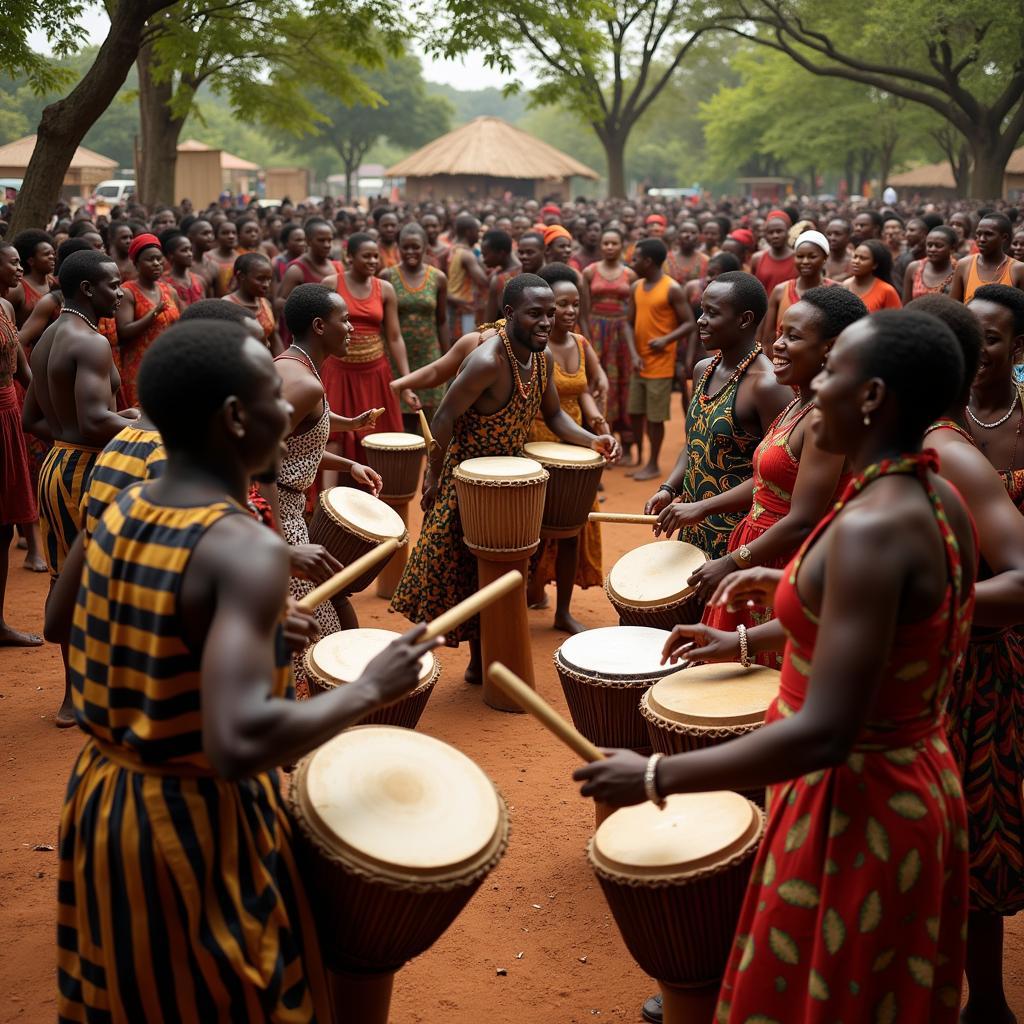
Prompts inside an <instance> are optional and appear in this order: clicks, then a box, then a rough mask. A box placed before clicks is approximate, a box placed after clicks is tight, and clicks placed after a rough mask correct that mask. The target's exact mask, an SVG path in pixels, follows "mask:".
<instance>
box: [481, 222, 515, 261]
mask: <svg viewBox="0 0 1024 1024" xmlns="http://www.w3.org/2000/svg"><path fill="white" fill-rule="evenodd" d="M480 244H481V245H485V246H487V248H488V249H490V250H491V252H500V253H503V254H504V255H506V256H508V255H509V254H510V253H511V252H512V236H511V235H510V234H509V233H508V232H507V231H502V230H501V229H500V228H491V230H490V231H487V232H486V233H485V234H484V237H483V238H482V239H481V240H480Z"/></svg>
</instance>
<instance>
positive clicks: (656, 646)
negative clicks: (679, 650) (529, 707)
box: [555, 626, 678, 750]
mask: <svg viewBox="0 0 1024 1024" xmlns="http://www.w3.org/2000/svg"><path fill="white" fill-rule="evenodd" d="M668 637H669V634H668V632H667V631H666V630H664V629H649V628H647V627H644V626H606V627H604V628H602V629H589V630H587V631H586V632H585V633H577V634H576V635H575V636H571V637H569V639H568V640H566V641H565V643H564V644H562V646H561V647H559V648H558V650H557V651H555V669H556V671H557V672H558V678H559V680H561V683H562V691H563V692H564V693H565V701H566V703H567V704H568V705H569V714H570V715H572V720H573V724H574V725H575V726H576V728H577V729H579V731H580V732H581V733H583V735H584V736H586V737H587V739H588V740H590V742H591V743H596V744H597V746H599V747H631V748H632V749H634V750H648V749H650V739H649V738H648V736H647V725H646V723H645V722H644V720H643V718H641V716H640V698H641V697H642V696H643V694H644V692H645V691H646V690H648V689H649V688H650V687H651V686H653V685H654V684H655V683H656V682H657V681H658V680H659V679H663V678H664V677H665V676H668V675H671V674H672V673H673V672H676V671H678V669H677V668H676V667H675V666H674V665H662V664H661V651H662V648H663V647H664V646H665V642H666V641H667V640H668Z"/></svg>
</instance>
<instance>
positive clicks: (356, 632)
mask: <svg viewBox="0 0 1024 1024" xmlns="http://www.w3.org/2000/svg"><path fill="white" fill-rule="evenodd" d="M399 636H401V634H400V633H395V632H393V631H392V630H390V629H369V628H363V629H343V630H342V631H341V632H340V633H332V634H331V635H330V636H325V637H323V639H321V640H317V642H316V643H315V644H313V646H312V648H311V649H310V651H309V664H310V667H311V668H313V669H314V670H315V671H316V674H317V675H318V676H320V677H322V678H324V679H331V680H333V681H334V682H335V683H351V682H353V681H354V680H356V679H358V678H359V677H360V675H362V673H363V669H364V668H366V666H367V664H369V662H370V661H371V660H372V659H373V658H375V657H377V655H378V654H380V652H381V651H383V650H384V648H385V647H387V645H388V644H389V643H391V641H392V640H397V639H398V638H399ZM434 664H435V662H434V655H433V654H432V653H431V652H430V651H427V653H426V654H424V655H423V657H422V658H420V682H421V683H425V682H426V681H427V680H428V679H429V678H430V676H431V675H432V674H433V672H434Z"/></svg>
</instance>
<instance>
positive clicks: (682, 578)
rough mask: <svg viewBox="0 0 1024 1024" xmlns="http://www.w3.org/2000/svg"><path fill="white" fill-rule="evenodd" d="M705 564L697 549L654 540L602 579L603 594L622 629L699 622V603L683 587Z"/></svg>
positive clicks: (679, 543)
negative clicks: (617, 615) (617, 616)
mask: <svg viewBox="0 0 1024 1024" xmlns="http://www.w3.org/2000/svg"><path fill="white" fill-rule="evenodd" d="M706 561H707V556H706V555H705V554H704V552H703V551H701V550H700V549H699V548H695V547H694V546H693V545H692V544H686V543H684V542H681V541H664V540H663V541H656V542H655V543H653V544H644V545H643V546H642V547H639V548H634V549H633V550H632V551H627V552H626V553H625V554H624V555H623V556H622V557H621V558H620V559H619V560H618V561H617V562H616V563H615V564H614V565H613V566H612V570H611V572H610V573H608V575H607V576H606V577H605V580H604V592H605V593H606V594H607V595H608V600H609V601H611V603H612V606H613V607H614V608H615V610H616V611H617V612H618V613H619V621H620V622H621V623H622V624H623V625H624V626H653V627H654V628H656V629H671V628H672V627H673V626H677V625H679V624H680V623H690V622H700V616H701V612H702V610H703V609H702V606H701V603H700V602H699V601H698V600H697V597H696V594H695V593H694V590H693V588H692V587H690V586H689V585H688V584H687V582H686V581H687V579H689V577H690V574H691V573H692V572H693V571H694V570H695V569H697V568H699V567H700V566H702V565H703V564H704V563H705V562H706Z"/></svg>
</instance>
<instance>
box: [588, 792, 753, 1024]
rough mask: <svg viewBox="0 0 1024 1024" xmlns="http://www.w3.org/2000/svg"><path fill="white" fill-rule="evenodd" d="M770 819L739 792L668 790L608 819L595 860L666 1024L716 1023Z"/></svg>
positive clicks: (595, 844) (592, 854) (591, 852)
mask: <svg viewBox="0 0 1024 1024" xmlns="http://www.w3.org/2000/svg"><path fill="white" fill-rule="evenodd" d="M763 832H764V815H763V814H762V813H761V811H760V810H758V808H757V807H755V806H754V805H753V804H752V803H751V802H750V801H749V800H747V799H746V798H745V797H742V796H740V795H739V794H738V793H727V792H715V793H688V794H685V795H683V794H680V795H675V796H670V797H669V798H668V799H667V801H666V807H665V809H664V810H659V809H658V808H657V807H656V806H655V805H654V804H652V803H645V804H639V805H637V806H635V807H624V808H622V809H620V810H618V811H615V813H614V814H612V815H611V816H610V817H608V818H607V819H606V820H605V821H604V822H602V824H601V825H600V827H599V828H598V829H597V832H596V833H595V834H594V838H593V839H592V840H591V841H590V845H589V847H588V849H587V856H588V859H589V860H590V866H591V867H592V868H593V869H594V874H596V875H597V880H598V882H599V883H600V885H601V889H602V890H603V892H604V896H605V899H606V900H607V901H608V906H609V907H610V909H611V912H612V916H613V917H614V918H615V923H616V924H617V925H618V926H619V931H620V932H621V933H622V938H623V941H624V942H625V943H626V948H627V949H628V950H629V952H630V953H631V954H632V956H633V958H634V959H635V960H636V962H637V963H638V964H639V965H640V967H641V969H642V970H644V971H646V972H647V973H648V974H649V975H651V977H653V978H655V979H656V980H657V982H658V985H659V987H660V988H661V992H662V1001H663V1006H664V1014H665V1017H664V1019H665V1024H710V1021H711V1020H712V1019H713V1016H714V1006H715V999H716V997H717V995H718V986H719V983H720V981H721V978H722V975H723V974H724V973H725V966H726V963H727V962H728V959H729V953H730V952H731V950H732V945H733V941H734V933H735V931H736V922H737V921H738V920H739V915H740V908H741V907H742V905H743V898H744V895H745V893H746V889H747V883H748V881H749V880H750V872H751V869H752V867H753V864H754V856H755V854H756V852H757V847H758V844H759V843H760V841H761V836H762V833H763Z"/></svg>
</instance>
